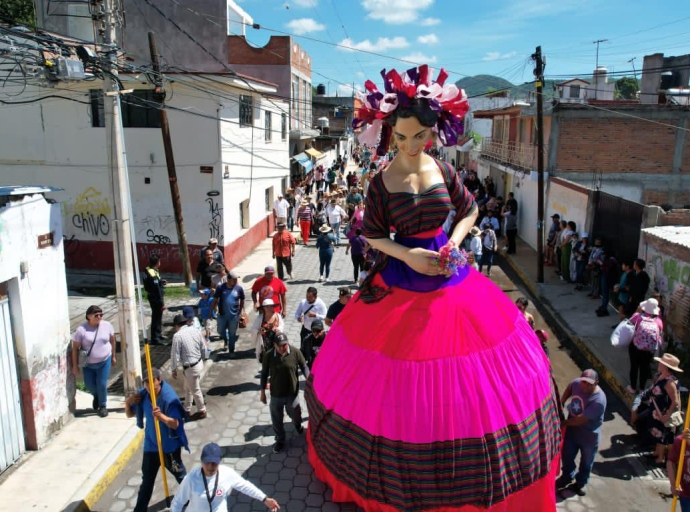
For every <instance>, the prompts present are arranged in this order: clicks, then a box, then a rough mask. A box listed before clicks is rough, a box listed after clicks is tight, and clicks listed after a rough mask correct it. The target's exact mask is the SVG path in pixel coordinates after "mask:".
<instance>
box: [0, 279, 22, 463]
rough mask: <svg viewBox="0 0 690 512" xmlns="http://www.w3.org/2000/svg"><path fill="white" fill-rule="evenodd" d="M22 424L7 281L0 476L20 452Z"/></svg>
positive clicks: (0, 374)
mask: <svg viewBox="0 0 690 512" xmlns="http://www.w3.org/2000/svg"><path fill="white" fill-rule="evenodd" d="M25 448H26V446H25V443H24V424H23V421H22V401H21V394H20V393H19V376H18V374H17V354H16V352H15V348H14V335H13V333H12V322H11V319H10V301H9V298H8V296H7V282H4V283H0V473H2V472H3V471H5V470H6V469H7V468H8V467H10V466H11V465H12V464H14V462H15V461H16V460H17V459H19V457H21V455H22V454H23V453H24V450H25Z"/></svg>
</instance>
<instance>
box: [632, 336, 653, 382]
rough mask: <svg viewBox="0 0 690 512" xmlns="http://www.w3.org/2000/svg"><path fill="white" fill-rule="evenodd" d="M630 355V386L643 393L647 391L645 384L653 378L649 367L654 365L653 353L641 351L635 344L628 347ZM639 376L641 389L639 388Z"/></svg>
mask: <svg viewBox="0 0 690 512" xmlns="http://www.w3.org/2000/svg"><path fill="white" fill-rule="evenodd" d="M628 355H629V356H630V386H631V387H632V388H633V389H634V390H636V391H641V390H643V389H645V387H644V386H645V383H646V382H647V380H648V379H649V378H650V377H651V376H652V372H651V370H650V368H649V366H650V365H651V364H652V358H653V357H654V353H653V352H649V351H648V350H640V349H639V348H637V347H636V346H635V344H634V343H631V344H630V345H628ZM638 376H639V384H640V385H639V387H638V385H637V384H638Z"/></svg>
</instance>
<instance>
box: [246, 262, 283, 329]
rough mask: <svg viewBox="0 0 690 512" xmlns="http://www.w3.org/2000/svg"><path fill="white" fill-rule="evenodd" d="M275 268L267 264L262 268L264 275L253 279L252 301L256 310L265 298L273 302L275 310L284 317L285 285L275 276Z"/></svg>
mask: <svg viewBox="0 0 690 512" xmlns="http://www.w3.org/2000/svg"><path fill="white" fill-rule="evenodd" d="M275 273H276V269H275V268H274V267H273V266H272V265H269V266H267V267H266V268H265V269H264V275H263V276H261V277H260V278H258V279H257V280H256V281H254V284H253V285H252V302H254V309H255V310H256V311H258V310H259V307H261V303H262V302H263V301H264V300H266V299H271V300H273V302H274V303H275V312H276V313H280V315H281V316H282V317H283V318H285V315H286V314H287V287H286V286H285V283H284V282H283V281H281V280H280V279H279V278H277V277H276V276H275Z"/></svg>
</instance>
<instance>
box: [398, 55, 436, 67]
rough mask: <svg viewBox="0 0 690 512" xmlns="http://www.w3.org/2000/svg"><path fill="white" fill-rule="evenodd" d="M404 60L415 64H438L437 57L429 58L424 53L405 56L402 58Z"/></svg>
mask: <svg viewBox="0 0 690 512" xmlns="http://www.w3.org/2000/svg"><path fill="white" fill-rule="evenodd" d="M400 58H401V59H402V60H407V61H410V62H414V63H415V64H431V63H432V62H436V56H435V55H432V56H431V57H429V56H428V55H424V54H423V53H422V52H414V53H411V54H410V55H405V56H404V57H400Z"/></svg>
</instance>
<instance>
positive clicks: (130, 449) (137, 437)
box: [63, 426, 144, 512]
mask: <svg viewBox="0 0 690 512" xmlns="http://www.w3.org/2000/svg"><path fill="white" fill-rule="evenodd" d="M143 442H144V431H143V430H141V429H139V428H138V427H136V426H133V427H132V429H130V431H129V432H127V434H126V435H125V437H124V438H123V439H121V440H120V442H119V443H118V444H117V445H116V446H115V447H114V448H113V450H112V451H111V453H110V454H108V457H107V458H106V460H105V461H104V462H105V465H107V469H105V471H103V473H102V474H101V475H100V476H98V477H96V480H95V482H94V483H90V482H91V480H87V481H86V482H85V483H84V485H83V486H82V487H84V488H85V489H83V490H80V491H77V493H76V494H75V496H76V498H73V499H72V502H71V503H70V504H69V505H68V506H67V507H65V508H64V509H63V512H90V511H91V510H92V507H94V506H95V505H96V503H98V501H99V500H100V499H101V498H102V497H103V495H104V494H105V492H106V491H107V490H108V488H109V487H110V485H111V484H112V483H113V481H114V480H115V478H116V477H117V475H118V474H119V473H120V472H121V471H122V470H123V469H124V468H125V466H126V465H127V464H128V463H129V461H130V460H131V458H132V457H133V456H134V454H135V453H138V452H139V450H140V448H141V445H142V444H143ZM123 445H124V446H123ZM121 446H122V450H119V448H120V447H121ZM113 454H115V455H114V457H115V460H113V461H112V463H108V459H110V458H111V457H113ZM79 496H83V498H80V497H79Z"/></svg>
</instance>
